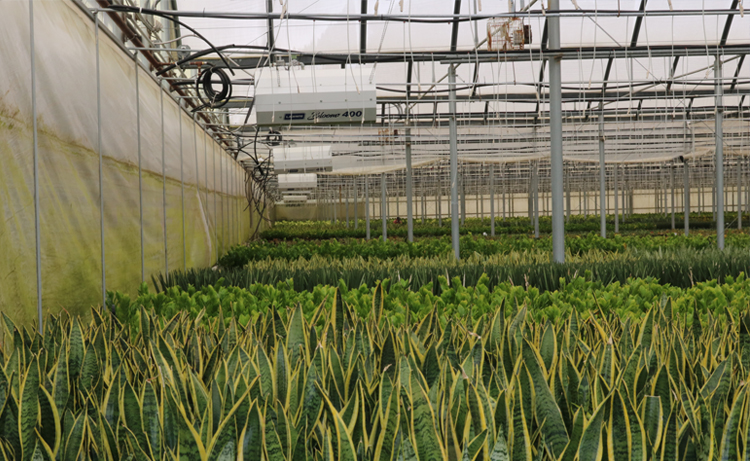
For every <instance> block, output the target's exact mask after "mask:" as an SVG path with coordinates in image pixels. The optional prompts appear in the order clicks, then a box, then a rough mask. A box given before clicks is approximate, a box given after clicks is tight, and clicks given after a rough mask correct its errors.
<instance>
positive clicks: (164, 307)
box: [108, 273, 750, 363]
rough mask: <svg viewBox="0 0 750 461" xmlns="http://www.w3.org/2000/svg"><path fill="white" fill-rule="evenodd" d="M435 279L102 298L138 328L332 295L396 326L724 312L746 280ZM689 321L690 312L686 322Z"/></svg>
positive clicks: (306, 310)
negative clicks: (413, 283) (666, 303)
mask: <svg viewBox="0 0 750 461" xmlns="http://www.w3.org/2000/svg"><path fill="white" fill-rule="evenodd" d="M438 284H439V289H437V290H433V287H432V286H431V285H430V284H427V285H422V286H421V287H414V288H410V285H409V282H408V280H405V279H400V280H397V281H391V280H388V279H386V280H384V281H383V282H382V283H377V284H376V285H375V286H373V287H368V286H367V285H364V284H362V285H359V286H358V287H357V286H356V285H354V286H353V287H352V288H351V289H350V288H348V287H347V284H345V283H344V282H339V284H338V285H336V286H331V285H318V286H315V287H314V288H313V289H312V290H306V289H301V290H298V289H295V287H294V284H293V283H292V282H291V281H286V282H280V283H277V284H276V285H265V284H252V285H249V286H248V287H247V288H239V287H234V286H224V284H223V281H220V282H219V283H217V284H216V285H206V286H203V287H202V288H200V289H196V288H194V287H192V286H188V287H187V289H182V288H180V287H177V286H173V287H170V288H168V289H167V290H166V291H164V292H161V293H149V292H148V290H147V289H146V288H145V284H144V285H143V287H142V290H141V294H140V295H139V296H138V298H136V299H135V300H132V301H131V300H130V299H129V298H128V297H126V296H123V295H121V294H116V293H110V294H109V302H108V304H109V305H111V306H113V307H114V310H115V312H116V313H117V317H118V319H119V320H120V321H121V322H122V323H123V324H128V325H131V327H132V328H134V329H136V330H137V329H139V328H141V325H140V323H139V322H138V318H139V316H140V310H141V307H145V309H146V310H147V311H153V312H155V313H156V314H158V315H160V316H163V317H166V318H171V317H173V316H174V315H177V314H179V313H181V312H185V313H187V314H188V315H189V316H190V318H193V319H195V318H199V317H202V318H204V319H211V318H214V317H216V316H219V315H220V316H222V317H223V318H224V320H225V322H229V321H230V319H232V318H234V319H237V321H238V323H239V324H240V325H241V326H246V325H247V324H248V322H250V323H254V322H257V321H258V319H259V318H261V317H262V316H265V315H269V313H270V312H277V313H278V315H280V317H281V319H282V320H284V321H286V318H285V317H284V315H285V313H284V310H283V309H282V308H285V307H288V306H299V307H300V308H301V311H302V313H303V315H304V317H305V319H306V320H308V321H311V320H312V319H313V318H314V317H315V316H318V317H319V316H320V310H321V309H324V310H326V311H332V310H333V306H334V302H336V301H337V299H339V298H340V299H341V300H343V301H344V303H345V304H346V306H347V307H348V309H349V310H350V311H351V313H352V314H356V315H357V316H358V317H360V318H363V319H371V318H372V317H373V316H376V317H378V318H380V319H381V322H384V321H386V320H387V321H388V322H389V323H391V324H392V325H395V326H401V325H403V324H405V323H408V322H409V321H411V322H419V321H421V320H422V319H424V318H426V317H428V316H430V315H433V314H434V315H435V316H437V318H438V319H439V320H440V323H441V324H443V325H445V324H446V322H448V321H450V320H451V319H460V320H463V321H467V322H475V321H478V320H479V319H481V318H482V317H483V316H485V315H488V314H492V313H494V312H496V311H497V310H498V309H499V308H500V307H501V306H503V305H512V306H520V305H525V306H526V307H527V309H528V311H529V314H530V316H531V317H532V318H534V319H535V320H537V321H539V322H542V321H544V320H551V321H557V320H558V319H561V318H562V319H564V318H567V317H569V316H570V315H571V314H572V313H573V312H577V313H578V315H580V316H581V317H582V318H584V319H585V318H588V317H589V316H590V315H592V313H594V312H600V311H601V312H605V313H609V312H612V313H614V314H616V315H617V316H618V317H620V318H623V319H624V318H630V317H632V318H633V319H639V318H640V317H641V315H642V314H643V313H644V312H646V311H647V310H648V309H649V308H650V307H651V306H652V305H653V304H654V303H658V302H660V301H661V300H662V299H665V298H667V297H669V298H671V299H672V302H671V306H672V307H671V311H672V315H681V316H686V315H688V313H692V312H693V308H694V307H695V306H697V308H698V311H697V312H698V313H699V314H700V315H701V316H703V317H704V318H705V316H706V315H707V314H708V313H710V314H711V315H713V316H714V317H718V318H725V315H726V312H725V311H728V312H731V314H732V315H733V316H734V315H737V312H739V311H740V310H741V309H743V308H744V307H745V305H746V304H747V303H748V302H749V301H750V279H748V278H747V277H745V274H743V273H741V274H740V275H739V276H738V277H737V278H733V277H728V278H727V279H726V280H725V283H722V284H719V283H717V282H716V281H707V282H699V283H696V284H695V285H693V286H690V287H688V288H679V287H674V286H670V285H662V284H660V283H659V282H658V281H657V280H656V279H654V278H631V279H627V280H626V281H625V282H624V283H619V282H614V283H603V282H601V281H599V280H592V278H591V274H589V273H585V274H583V275H582V276H580V277H573V278H572V279H570V281H567V280H565V279H562V280H559V289H557V290H547V291H542V290H540V289H539V288H537V287H535V286H533V285H516V284H513V283H511V282H500V283H496V284H494V285H493V286H490V279H489V277H488V276H487V275H483V276H481V277H480V278H479V279H478V280H477V281H476V282H475V283H474V284H472V285H469V284H464V283H463V282H462V281H461V279H459V278H458V277H454V278H453V279H452V280H450V281H449V280H448V279H446V278H445V277H444V276H440V277H438ZM436 292H437V293H439V294H436ZM376 299H377V302H376ZM381 306H382V307H381ZM691 315H692V314H691ZM340 318H341V317H339V319H340ZM692 322H693V320H692V317H691V318H690V319H689V320H688V321H687V323H688V324H692ZM547 341H548V342H549V341H551V338H548V339H547ZM748 357H750V355H749V356H748ZM548 361H549V360H545V363H547V362H548ZM748 362H749V363H750V359H748Z"/></svg>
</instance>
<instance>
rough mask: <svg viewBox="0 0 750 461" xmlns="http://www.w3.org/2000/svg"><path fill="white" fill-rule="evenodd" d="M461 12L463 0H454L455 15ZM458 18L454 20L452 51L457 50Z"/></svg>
mask: <svg viewBox="0 0 750 461" xmlns="http://www.w3.org/2000/svg"><path fill="white" fill-rule="evenodd" d="M459 14H461V0H454V3H453V16H454V17H456V16H457V15H459ZM458 24H459V21H458V19H454V20H453V27H452V29H451V51H453V52H455V51H456V48H457V46H458Z"/></svg>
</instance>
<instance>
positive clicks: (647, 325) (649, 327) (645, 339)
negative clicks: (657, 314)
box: [637, 308, 654, 351]
mask: <svg viewBox="0 0 750 461" xmlns="http://www.w3.org/2000/svg"><path fill="white" fill-rule="evenodd" d="M653 331H654V309H653V308H651V309H649V311H648V313H647V314H646V319H645V321H644V322H643V323H642V324H641V331H640V333H639V334H638V342H637V345H639V346H641V347H642V348H643V350H644V351H648V350H649V349H651V340H652V336H653Z"/></svg>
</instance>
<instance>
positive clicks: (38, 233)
mask: <svg viewBox="0 0 750 461" xmlns="http://www.w3.org/2000/svg"><path fill="white" fill-rule="evenodd" d="M98 25H99V23H98V19H97V27H98ZM97 32H98V29H97ZM29 35H30V43H31V118H32V122H31V123H32V140H33V150H34V238H35V240H36V313H37V317H38V320H39V333H40V334H44V315H43V312H42V230H41V218H40V214H41V211H40V205H39V128H38V125H37V120H36V117H37V110H36V47H35V45H36V44H35V41H36V40H35V37H34V0H29ZM97 38H98V35H97ZM98 44H99V42H98V41H97V46H98ZM98 56H99V53H98V52H97V69H98V68H99V67H98V66H99V59H98ZM97 82H98V79H97ZM136 85H137V83H136ZM136 91H137V90H136ZM141 222H143V221H141ZM142 235H143V225H141V236H142ZM142 248H143V240H141V249H142ZM141 254H143V252H142V250H141ZM141 261H143V257H141ZM141 267H142V266H141ZM141 272H142V270H141Z"/></svg>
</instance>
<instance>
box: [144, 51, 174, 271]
mask: <svg viewBox="0 0 750 461" xmlns="http://www.w3.org/2000/svg"><path fill="white" fill-rule="evenodd" d="M134 62H135V125H136V142H137V145H138V214H139V220H140V221H139V223H140V227H141V232H140V234H141V235H140V236H141V283H143V282H144V281H145V280H146V262H145V255H144V243H143V242H144V240H143V169H142V167H141V158H142V156H141V153H142V151H141V90H140V84H139V83H140V82H139V78H138V73H139V72H138V50H136V51H135V57H134ZM180 134H182V125H180ZM180 141H182V138H180Z"/></svg>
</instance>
